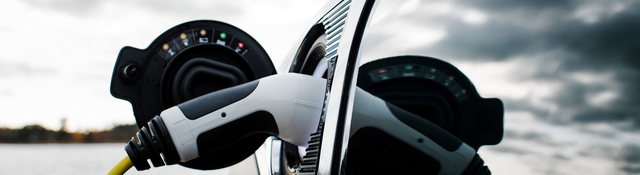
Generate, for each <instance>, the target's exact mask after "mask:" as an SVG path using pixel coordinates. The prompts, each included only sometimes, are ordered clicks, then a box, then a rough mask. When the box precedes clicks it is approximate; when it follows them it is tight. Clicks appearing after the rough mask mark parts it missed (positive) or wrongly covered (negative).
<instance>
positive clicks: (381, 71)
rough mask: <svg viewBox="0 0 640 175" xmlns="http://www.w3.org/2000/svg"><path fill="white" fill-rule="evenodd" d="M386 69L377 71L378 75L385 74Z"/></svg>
mask: <svg viewBox="0 0 640 175" xmlns="http://www.w3.org/2000/svg"><path fill="white" fill-rule="evenodd" d="M386 73H387V69H378V74H386Z"/></svg>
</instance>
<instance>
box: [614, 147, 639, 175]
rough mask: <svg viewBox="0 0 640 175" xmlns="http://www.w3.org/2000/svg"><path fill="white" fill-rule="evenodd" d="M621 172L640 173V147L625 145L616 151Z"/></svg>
mask: <svg viewBox="0 0 640 175" xmlns="http://www.w3.org/2000/svg"><path fill="white" fill-rule="evenodd" d="M618 160H619V161H621V162H622V167H621V170H622V171H625V172H627V173H640V145H637V144H626V145H624V146H622V148H620V149H619V151H618Z"/></svg>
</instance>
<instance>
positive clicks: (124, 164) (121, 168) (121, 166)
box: [107, 156, 133, 175]
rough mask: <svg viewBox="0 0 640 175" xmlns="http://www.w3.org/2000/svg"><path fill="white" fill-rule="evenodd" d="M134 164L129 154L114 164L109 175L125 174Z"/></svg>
mask: <svg viewBox="0 0 640 175" xmlns="http://www.w3.org/2000/svg"><path fill="white" fill-rule="evenodd" d="M132 166H133V163H132V162H131V159H129V156H127V157H124V159H122V160H121V161H120V162H119V163H118V164H117V165H116V166H114V167H113V169H111V171H109V174H107V175H123V174H124V173H125V172H127V170H129V169H130V168H131V167H132Z"/></svg>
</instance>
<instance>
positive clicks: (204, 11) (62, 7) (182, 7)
mask: <svg viewBox="0 0 640 175" xmlns="http://www.w3.org/2000/svg"><path fill="white" fill-rule="evenodd" d="M24 2H25V3H27V4H29V5H31V6H33V7H37V8H41V9H46V10H56V11H62V12H65V13H70V14H72V15H77V16H80V17H83V16H86V15H91V14H94V13H95V12H97V10H99V8H100V7H101V6H102V5H104V4H105V3H106V2H117V5H118V7H123V6H125V5H133V6H134V8H138V9H150V10H153V11H155V12H158V13H169V14H177V15H195V16H200V15H201V16H205V17H210V18H215V17H216V16H219V15H236V16H238V15H242V14H243V8H241V7H240V5H238V4H239V3H231V2H219V3H216V5H210V6H204V7H203V6H201V5H200V4H198V3H196V2H193V1H173V0H25V1H24ZM207 4H209V3H207Z"/></svg>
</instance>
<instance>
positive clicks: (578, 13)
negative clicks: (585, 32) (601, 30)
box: [572, 0, 633, 24]
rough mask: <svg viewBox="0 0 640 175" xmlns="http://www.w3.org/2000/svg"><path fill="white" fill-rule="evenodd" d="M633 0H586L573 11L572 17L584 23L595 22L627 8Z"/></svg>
mask: <svg viewBox="0 0 640 175" xmlns="http://www.w3.org/2000/svg"><path fill="white" fill-rule="evenodd" d="M631 3H633V1H628V0H615V1H597V0H592V1H586V2H585V3H583V4H581V5H580V6H578V8H576V10H575V11H573V14H572V17H573V18H577V19H580V20H582V21H583V22H584V23H588V24H593V23H596V22H598V21H600V19H601V18H604V17H607V16H610V15H613V14H616V13H618V12H621V11H624V10H627V8H628V5H629V4H631Z"/></svg>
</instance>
